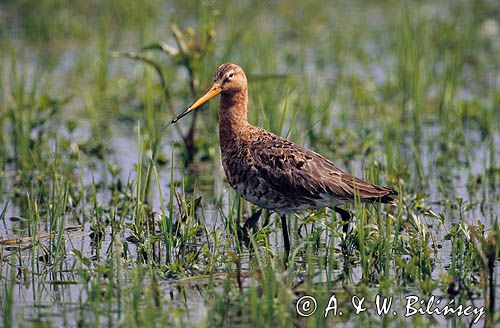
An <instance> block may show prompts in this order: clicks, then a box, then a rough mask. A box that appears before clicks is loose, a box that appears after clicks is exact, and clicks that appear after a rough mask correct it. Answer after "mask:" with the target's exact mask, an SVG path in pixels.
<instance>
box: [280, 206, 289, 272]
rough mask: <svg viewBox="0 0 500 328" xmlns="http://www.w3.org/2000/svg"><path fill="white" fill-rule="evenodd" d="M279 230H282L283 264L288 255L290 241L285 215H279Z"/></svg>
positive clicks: (286, 260)
mask: <svg viewBox="0 0 500 328" xmlns="http://www.w3.org/2000/svg"><path fill="white" fill-rule="evenodd" d="M281 230H283V245H284V246H285V263H286V262H288V255H290V239H289V238H288V226H287V225H286V215H285V214H283V215H281Z"/></svg>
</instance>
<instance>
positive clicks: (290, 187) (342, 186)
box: [250, 131, 397, 203]
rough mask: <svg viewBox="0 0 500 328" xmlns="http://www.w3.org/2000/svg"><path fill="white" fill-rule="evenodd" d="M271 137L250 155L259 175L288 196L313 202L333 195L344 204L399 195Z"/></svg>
mask: <svg viewBox="0 0 500 328" xmlns="http://www.w3.org/2000/svg"><path fill="white" fill-rule="evenodd" d="M266 132H267V131H266ZM268 133H269V132H268ZM268 137H269V138H271V140H266V141H265V142H257V143H254V144H253V145H252V147H251V150H250V153H251V156H252V158H253V161H254V167H255V169H256V170H258V173H259V176H260V177H262V178H263V179H264V180H265V181H266V182H267V183H269V184H270V185H272V187H273V189H275V190H276V191H279V192H280V193H282V194H284V195H287V196H289V197H291V198H304V199H311V200H315V199H316V200H317V199H322V198H323V199H324V198H328V196H330V197H331V198H332V200H333V199H336V200H341V201H342V200H343V201H342V202H349V201H352V200H353V199H354V197H355V195H359V197H360V199H361V201H362V202H376V201H381V202H384V203H388V202H391V201H393V200H394V196H395V195H397V193H396V192H395V191H393V190H391V189H389V188H386V187H382V186H378V185H374V184H371V183H369V182H367V181H364V180H361V179H358V178H356V177H354V176H352V175H351V174H349V173H347V172H345V171H343V170H342V169H340V168H338V167H337V166H335V164H333V163H332V162H331V161H330V160H328V159H326V158H325V157H323V156H321V155H320V154H318V153H315V152H313V151H311V150H309V149H306V148H303V147H301V146H299V145H296V144H294V143H293V142H291V141H288V140H286V139H283V138H280V137H277V136H275V135H272V134H270V133H269V135H268Z"/></svg>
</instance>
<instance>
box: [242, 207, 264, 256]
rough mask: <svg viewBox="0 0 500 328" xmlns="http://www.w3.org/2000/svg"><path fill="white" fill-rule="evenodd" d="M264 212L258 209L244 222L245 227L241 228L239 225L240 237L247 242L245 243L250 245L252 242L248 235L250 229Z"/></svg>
mask: <svg viewBox="0 0 500 328" xmlns="http://www.w3.org/2000/svg"><path fill="white" fill-rule="evenodd" d="M261 214H262V209H260V210H258V211H257V212H255V213H254V214H252V216H250V217H249V218H248V219H247V220H246V221H245V223H244V224H243V227H242V228H240V227H239V226H238V227H237V229H238V237H239V238H240V240H241V241H243V242H244V243H245V245H246V246H247V247H248V245H249V244H250V238H249V237H248V233H249V231H251V230H252V229H253V227H255V225H256V224H257V222H258V221H259V218H260V215H261Z"/></svg>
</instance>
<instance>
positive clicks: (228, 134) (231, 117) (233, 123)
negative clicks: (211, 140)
mask: <svg viewBox="0 0 500 328" xmlns="http://www.w3.org/2000/svg"><path fill="white" fill-rule="evenodd" d="M247 104H248V90H247V89H244V90H241V91H238V92H234V93H231V94H222V95H221V97H220V102H219V135H220V139H221V142H225V141H230V140H231V139H235V138H237V137H238V136H240V135H241V133H243V131H244V130H245V127H246V126H247V125H248V117H247Z"/></svg>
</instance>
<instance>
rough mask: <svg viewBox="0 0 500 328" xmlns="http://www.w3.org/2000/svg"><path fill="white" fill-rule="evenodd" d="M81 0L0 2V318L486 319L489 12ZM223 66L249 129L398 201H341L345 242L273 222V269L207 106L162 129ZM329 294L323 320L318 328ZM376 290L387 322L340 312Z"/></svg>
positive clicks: (261, 229) (494, 199) (496, 104)
mask: <svg viewBox="0 0 500 328" xmlns="http://www.w3.org/2000/svg"><path fill="white" fill-rule="evenodd" d="M92 3H93V2H91V3H89V4H86V3H84V4H79V5H69V4H68V3H66V2H65V1H57V0H44V1H42V2H41V3H39V4H38V6H32V3H31V2H30V1H21V2H19V3H17V2H11V1H10V2H6V3H5V4H2V5H0V13H1V12H3V11H5V12H8V13H11V14H13V17H15V18H14V19H13V20H8V21H2V23H0V27H1V28H0V32H1V33H0V37H1V40H0V42H2V45H5V46H2V47H1V49H0V56H1V57H0V60H1V63H2V65H0V74H1V78H0V91H1V97H2V98H1V102H0V131H1V133H0V159H1V163H2V165H1V166H0V224H1V226H0V237H1V238H0V259H1V261H2V265H1V266H0V276H1V278H2V279H1V284H0V299H1V305H0V307H1V309H2V311H1V314H0V315H1V317H2V322H3V326H4V327H11V326H19V325H22V324H24V323H25V324H26V325H32V326H50V325H52V326H61V325H62V326H81V327H87V326H130V327H142V326H148V327H149V326H151V327H153V326H222V325H228V326H249V325H254V326H259V327H260V326H280V327H285V326H291V325H295V326H314V327H320V326H325V325H326V326H330V325H333V324H346V325H349V326H354V325H358V326H374V325H377V326H378V325H382V326H441V325H445V324H447V325H453V326H468V325H470V323H471V321H472V320H471V319H470V318H463V317H462V318H457V317H454V318H445V317H442V316H441V317H440V316H414V317H411V318H405V317H404V316H403V315H402V313H403V308H404V303H405V299H404V298H405V296H406V295H409V294H413V295H418V296H420V297H422V298H428V297H430V295H436V296H437V297H440V298H442V299H443V300H451V299H454V300H455V302H457V303H464V304H474V305H475V306H482V305H485V307H486V314H485V316H484V317H483V318H482V321H481V324H483V325H486V326H494V325H495V324H498V320H499V319H500V318H499V315H498V313H499V311H496V310H497V309H498V302H495V300H496V298H497V296H498V292H499V291H498V287H497V285H496V280H497V277H498V272H497V271H498V270H496V267H495V265H497V264H498V256H499V251H500V246H499V245H500V241H499V233H498V224H497V223H496V222H497V220H498V213H499V210H500V209H499V207H498V204H499V201H500V199H499V194H498V190H499V185H498V181H499V179H498V177H499V168H498V163H497V160H498V156H499V148H498V140H499V135H498V130H499V124H498V120H497V119H496V118H497V117H499V115H500V111H499V110H500V94H499V93H498V91H497V85H496V84H497V82H496V80H497V75H498V70H499V68H500V62H499V61H498V58H497V57H498V56H496V54H497V53H498V51H499V50H500V48H499V47H500V46H499V44H500V43H499V32H498V24H499V22H498V20H497V19H496V18H495V17H496V16H495V15H494V14H495V13H498V12H500V9H499V8H498V5H496V4H495V3H494V2H480V3H479V2H473V1H465V2H460V3H455V2H452V1H450V2H445V3H439V4H434V3H430V2H424V3H414V2H410V1H405V2H404V3H401V4H400V3H398V4H396V3H393V2H385V1H378V2H377V3H376V4H361V3H351V2H343V1H341V2H336V3H333V4H330V5H328V6H327V5H324V4H322V3H321V2H320V1H313V2H311V3H309V4H307V5H305V4H302V3H299V2H294V1H288V2H283V3H276V4H268V5H269V6H272V8H268V7H267V6H265V5H263V4H250V3H245V2H229V3H210V2H208V3H207V2H199V3H184V4H177V5H174V4H171V3H169V4H167V5H165V4H164V5H161V4H159V3H157V2H156V1H155V0H152V1H145V2H144V1H141V2H137V1H132V2H128V3H127V4H125V3H122V2H121V1H111V2H103V3H99V4H98V5H95V6H94V5H92ZM19 12H23V15H19V14H16V13H19ZM273 13H279V15H277V16H276V15H275V14H273ZM51 17H52V18H51ZM69 17H72V19H69ZM495 24H496V25H495ZM82 26H88V28H85V29H83V28H82ZM495 26H496V30H495ZM67 49H71V50H67ZM250 50H251V51H250ZM117 57H119V58H117ZM121 57H127V58H128V59H133V60H127V59H125V58H121ZM226 61H234V62H237V63H239V64H241V66H242V67H244V68H245V71H246V72H247V73H248V78H249V82H250V108H251V110H250V113H249V115H250V120H251V121H252V122H254V123H256V124H258V125H260V126H262V127H265V128H267V129H269V130H271V131H273V132H275V133H277V134H280V135H283V136H286V137H289V138H291V139H292V140H294V141H297V142H298V143H300V144H303V145H305V146H308V147H311V148H313V149H315V150H317V151H318V152H320V153H322V154H324V155H325V156H326V157H328V158H332V159H334V161H335V162H336V163H338V164H339V166H341V167H343V168H346V169H348V170H349V171H352V172H353V173H355V174H356V175H358V176H360V177H363V178H365V179H368V180H370V181H373V182H375V183H380V184H386V185H389V186H391V187H392V188H394V189H396V190H398V191H399V193H400V197H399V205H398V206H397V207H389V206H380V205H375V206H372V205H363V204H359V202H356V203H355V204H353V205H351V206H348V207H347V209H348V210H349V211H350V212H351V213H352V214H353V218H352V221H351V222H349V223H348V226H347V233H346V231H345V230H344V222H340V218H338V217H337V216H336V214H335V212H333V211H330V210H319V211H316V212H313V213H298V214H294V215H292V216H291V217H290V218H289V220H288V222H289V229H290V230H291V231H290V235H291V237H292V244H293V245H292V246H293V247H292V252H291V254H290V258H289V259H288V261H287V262H286V263H284V261H283V247H282V236H281V232H280V230H281V226H280V224H279V218H278V217H277V216H276V214H274V213H269V212H268V211H263V212H261V213H260V214H259V212H258V209H257V208H255V207H254V206H252V205H251V204H249V203H247V202H245V201H244V200H243V199H241V198H240V197H239V196H238V195H237V194H236V193H235V192H234V191H232V190H231V189H230V188H229V187H228V185H227V183H225V181H224V177H223V174H222V170H221V168H220V165H219V164H218V163H219V162H220V155H219V152H218V140H217V133H215V131H216V126H217V113H216V107H217V106H216V104H215V103H211V104H208V105H206V106H205V107H207V108H205V109H204V110H200V111H199V113H198V114H197V117H196V118H187V120H186V121H181V128H180V130H174V129H175V128H172V127H170V126H168V123H169V121H170V120H171V118H173V116H174V113H177V112H179V111H181V110H182V109H184V108H185V106H186V105H189V104H190V103H192V101H193V100H194V99H193V98H195V97H196V96H198V95H199V94H200V93H201V92H203V90H204V89H206V88H207V87H208V86H209V85H210V82H211V78H212V74H213V71H214V70H215V68H216V67H217V66H218V65H219V64H220V63H222V62H226ZM191 119H192V121H190V120H191ZM117 145H122V146H121V147H120V146H117ZM123 145H125V146H123ZM130 145H133V146H130ZM252 215H260V218H259V221H258V224H257V226H256V227H255V228H254V229H253V230H252V231H251V232H250V233H248V236H246V235H244V234H243V233H242V228H243V226H244V222H245V221H246V220H247V219H248V218H249V217H251V216H252ZM332 294H335V295H336V296H337V298H338V301H339V310H340V311H342V312H343V315H342V316H335V317H334V316H328V317H327V318H325V317H324V313H321V312H322V311H324V309H325V307H326V305H327V304H328V302H329V300H330V297H331V295H332ZM377 294H383V295H386V296H393V297H394V303H395V305H394V308H395V309H397V311H398V312H400V313H401V315H398V316H392V315H387V316H382V317H379V316H377V315H376V314H375V312H374V309H373V306H372V307H370V309H369V311H367V312H364V313H361V314H356V313H355V312H354V309H353V307H352V306H351V304H350V300H351V298H352V297H353V296H354V295H355V296H358V297H366V298H367V303H371V304H373V302H372V301H373V299H374V297H375V295H377ZM304 295H313V296H314V297H316V299H317V302H318V312H317V313H316V314H315V315H313V316H311V317H308V318H303V317H300V316H299V315H298V314H297V311H296V308H295V302H296V301H297V300H298V299H299V298H300V297H301V296H304ZM368 300H370V301H368Z"/></svg>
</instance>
